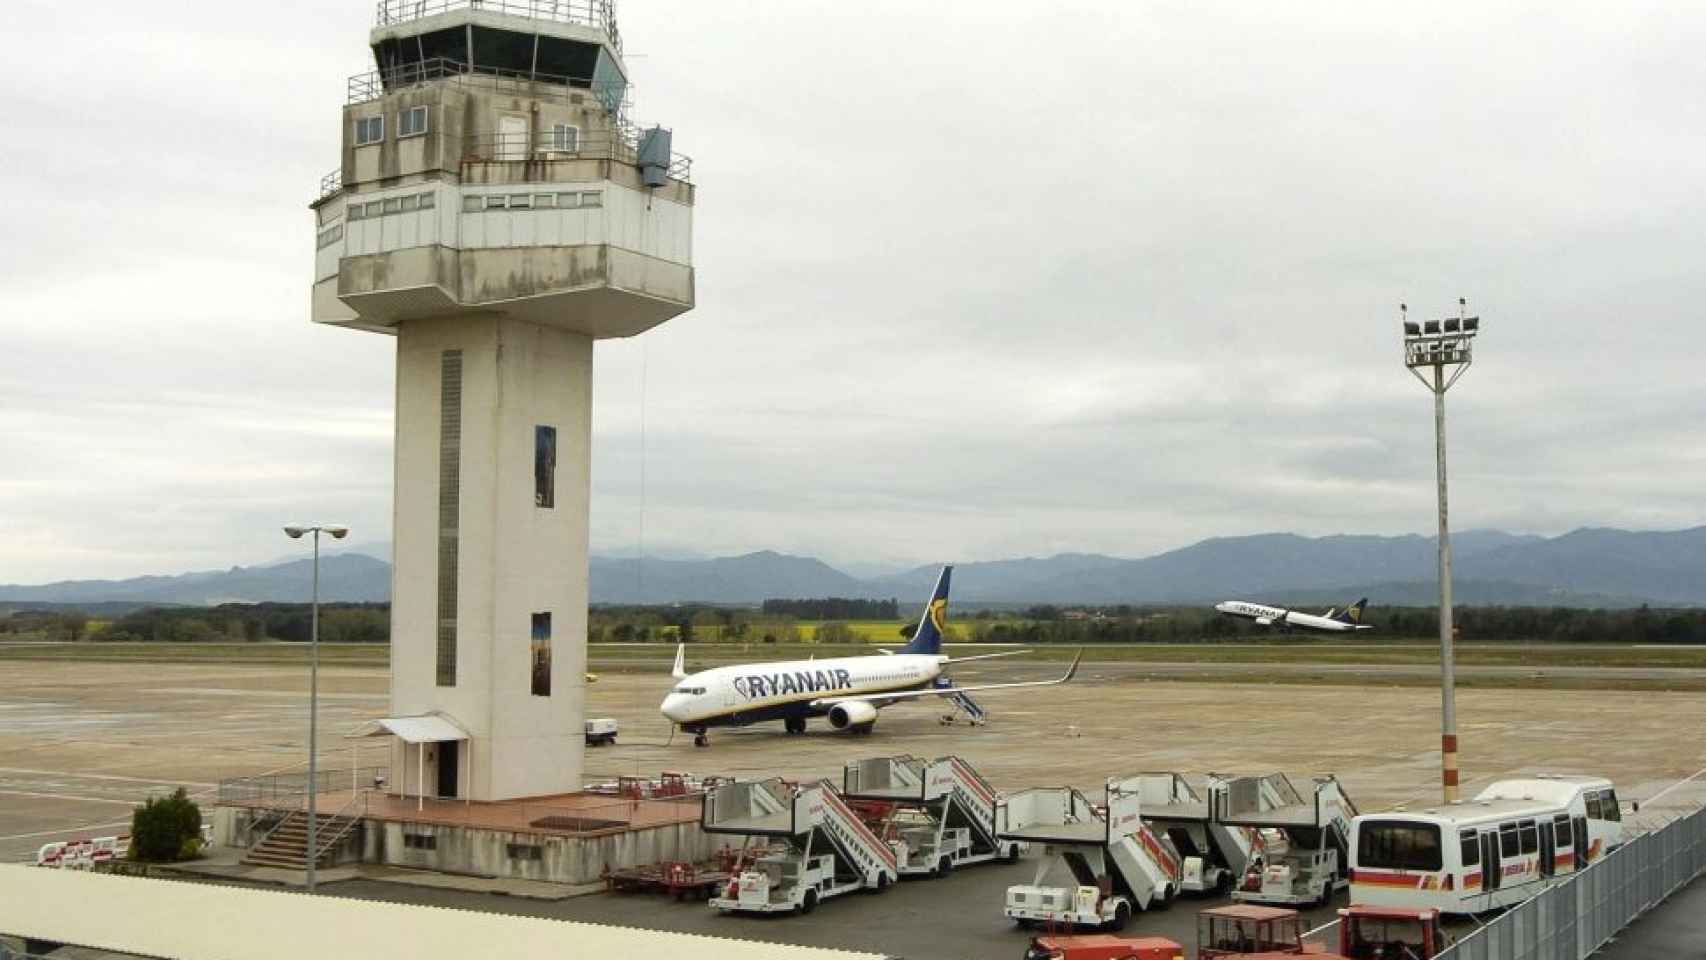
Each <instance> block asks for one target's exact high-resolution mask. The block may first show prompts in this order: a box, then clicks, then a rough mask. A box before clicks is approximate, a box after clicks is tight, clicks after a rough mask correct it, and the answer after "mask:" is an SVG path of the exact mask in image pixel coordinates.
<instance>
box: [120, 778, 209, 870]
mask: <svg viewBox="0 0 1706 960" xmlns="http://www.w3.org/2000/svg"><path fill="white" fill-rule="evenodd" d="M200 851H201V808H200V807H198V806H196V804H195V801H194V800H191V799H190V798H189V795H188V794H187V793H185V792H184V788H183V787H179V788H178V789H176V790H174V791H172V794H171V796H166V797H149V798H148V801H147V802H146V803H144V804H143V805H142V806H140V807H137V808H136V812H135V813H132V814H131V816H130V857H131V859H133V860H142V861H145V862H148V863H170V862H172V861H174V860H186V859H191V858H194V857H195V856H197V855H198V854H199V853H200Z"/></svg>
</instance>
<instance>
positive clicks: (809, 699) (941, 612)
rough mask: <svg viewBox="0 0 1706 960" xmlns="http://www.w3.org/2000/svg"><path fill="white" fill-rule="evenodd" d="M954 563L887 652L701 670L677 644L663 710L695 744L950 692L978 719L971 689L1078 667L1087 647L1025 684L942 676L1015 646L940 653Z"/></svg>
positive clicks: (862, 717)
mask: <svg viewBox="0 0 1706 960" xmlns="http://www.w3.org/2000/svg"><path fill="white" fill-rule="evenodd" d="M953 570H954V568H953V567H951V566H947V567H943V568H942V575H941V577H939V578H938V579H937V580H936V591H935V593H934V594H932V595H931V597H930V604H929V605H928V606H926V607H925V608H924V615H923V616H922V617H920V618H919V620H918V629H917V630H915V631H914V632H913V634H912V639H911V641H910V642H908V643H907V645H906V646H905V647H904V648H902V649H901V650H900V651H899V652H894V651H889V650H883V651H881V652H882V653H883V654H885V656H863V657H835V658H832V659H828V660H788V661H783V662H778V663H743V664H738V665H735V666H728V667H714V668H712V669H710V670H702V671H700V672H699V673H695V674H691V675H690V674H688V673H687V670H686V666H685V664H686V656H687V647H686V645H685V644H682V645H680V646H677V647H676V650H675V669H674V670H673V671H672V675H673V676H674V677H675V678H676V680H677V681H678V682H677V683H676V685H675V688H674V689H672V690H671V691H670V692H669V694H668V696H665V697H664V698H663V703H662V704H661V705H660V706H659V707H658V709H659V710H660V711H661V712H662V713H663V715H664V716H665V717H667V718H668V719H669V721H670V722H671V723H673V724H675V725H676V726H678V727H680V728H681V729H682V730H684V731H686V732H688V733H691V734H693V744H694V746H699V747H703V746H706V745H707V744H709V743H710V740H709V738H708V736H707V734H706V731H707V730H709V729H710V728H712V727H735V726H746V725H748V724H753V723H763V722H765V721H767V720H780V721H782V726H783V729H785V730H787V731H788V732H789V733H796V734H797V733H805V732H806V721H807V720H809V719H810V718H812V717H828V718H829V725H830V726H831V727H834V728H835V729H837V730H849V731H852V732H854V733H870V732H871V727H872V726H874V725H875V724H876V722H877V711H878V710H880V709H882V708H883V707H886V706H888V705H890V704H893V703H899V702H900V701H902V700H915V699H917V698H919V697H947V698H949V699H950V700H951V701H952V702H953V703H954V704H955V705H956V706H957V707H959V709H961V710H963V711H965V712H966V713H967V714H968V715H970V716H971V717H972V718H973V719H974V721H981V720H982V718H983V715H984V713H983V708H982V707H980V706H978V704H977V702H976V701H975V700H973V699H972V698H971V697H969V696H967V694H968V693H971V692H973V691H979V690H1006V689H1012V688H1014V687H1049V686H1054V685H1055V684H1061V683H1065V682H1066V681H1068V680H1071V679H1072V677H1073V675H1075V674H1076V673H1077V672H1078V661H1079V660H1081V659H1083V656H1084V651H1082V650H1080V651H1078V655H1077V656H1076V657H1073V658H1072V666H1070V667H1068V668H1067V670H1066V673H1065V674H1063V675H1061V676H1059V677H1056V678H1055V679H1053V680H1030V681H1025V682H1023V683H985V684H978V685H974V686H969V687H956V686H954V684H953V681H952V680H949V679H948V678H947V677H945V676H943V675H942V672H943V669H944V668H945V667H947V665H948V664H950V663H965V662H966V661H968V660H989V659H993V658H995V657H1010V656H1013V655H1014V654H1015V653H1023V652H1024V651H1022V650H1015V651H1010V652H1004V653H986V654H981V655H979V656H975V657H948V656H944V655H943V654H942V634H943V633H944V632H945V631H946V630H947V628H948V578H949V575H950V574H952V573H953Z"/></svg>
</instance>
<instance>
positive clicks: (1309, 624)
mask: <svg viewBox="0 0 1706 960" xmlns="http://www.w3.org/2000/svg"><path fill="white" fill-rule="evenodd" d="M1366 606H1368V598H1367V597H1363V598H1362V599H1361V600H1358V601H1357V602H1356V603H1353V604H1351V605H1350V606H1348V607H1346V608H1345V609H1343V610H1340V609H1339V608H1338V607H1333V608H1331V609H1329V610H1328V611H1327V612H1326V613H1323V614H1321V615H1320V616H1315V615H1314V614H1311V613H1298V612H1297V611H1295V610H1287V609H1285V608H1284V607H1270V606H1267V605H1266V604H1261V603H1250V602H1249V601H1247V600H1223V601H1221V602H1220V603H1217V604H1215V605H1214V609H1216V610H1218V611H1220V612H1221V613H1224V614H1226V615H1227V616H1231V617H1243V618H1244V619H1246V620H1254V621H1256V624H1257V625H1258V626H1263V627H1279V628H1280V629H1282V630H1284V629H1287V628H1290V627H1300V628H1302V629H1304V630H1325V631H1328V632H1330V633H1344V632H1347V631H1354V630H1373V629H1374V628H1373V627H1371V626H1369V625H1368V624H1366V623H1363V622H1362V608H1363V607H1366Z"/></svg>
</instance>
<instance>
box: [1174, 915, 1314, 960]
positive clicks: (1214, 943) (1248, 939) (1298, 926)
mask: <svg viewBox="0 0 1706 960" xmlns="http://www.w3.org/2000/svg"><path fill="white" fill-rule="evenodd" d="M1303 952H1305V951H1304V948H1303V918H1301V917H1299V916H1298V914H1297V911H1296V910H1292V909H1289V908H1286V907H1263V906H1258V905H1256V904H1248V903H1234V904H1230V905H1228V906H1224V907H1210V908H1209V909H1207V910H1204V911H1202V912H1200V913H1198V914H1197V960H1216V958H1218V957H1232V956H1242V955H1244V954H1250V953H1283V954H1290V955H1296V954H1301V953H1303Z"/></svg>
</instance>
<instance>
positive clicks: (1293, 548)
mask: <svg viewBox="0 0 1706 960" xmlns="http://www.w3.org/2000/svg"><path fill="white" fill-rule="evenodd" d="M363 549H367V550H370V551H371V552H372V553H376V554H380V555H382V556H389V552H390V551H389V545H387V544H375V545H371V546H369V547H365V548H363ZM1452 553H1453V569H1454V577H1453V584H1454V587H1455V594H1454V596H1455V598H1456V599H1457V600H1458V601H1459V602H1462V603H1468V604H1504V605H1513V606H1578V607H1587V606H1597V607H1622V606H1636V605H1639V604H1642V603H1651V604H1653V605H1655V606H1695V605H1701V604H1706V527H1694V528H1691V529H1687V530H1675V531H1631V530H1612V529H1604V528H1584V529H1581V530H1575V531H1572V532H1570V533H1567V534H1564V535H1562V536H1558V537H1540V536H1529V535H1520V534H1510V533H1503V532H1500V531H1495V530H1470V531H1463V532H1460V533H1457V534H1455V535H1453V537H1452ZM1435 564H1436V549H1435V545H1434V539H1433V538H1432V537H1422V536H1416V535H1409V536H1397V537H1382V536H1360V535H1339V536H1328V537H1303V536H1298V535H1296V534H1289V533H1267V534H1256V535H1252V536H1242V537H1216V538H1213V539H1209V540H1203V541H1201V542H1199V543H1195V544H1192V545H1191V546H1188V547H1183V548H1180V549H1178V550H1171V551H1168V552H1166V553H1162V554H1157V555H1155V556H1152V557H1144V558H1141V559H1124V558H1119V557H1110V556H1103V555H1100V554H1088V553H1066V554H1057V555H1055V556H1052V557H1026V558H1022V559H1014V560H994V561H983V562H969V563H960V564H958V565H957V567H956V570H955V575H954V599H955V600H956V601H959V602H962V603H963V602H971V603H979V604H1031V603H1053V604H1114V603H1199V602H1205V601H1213V600H1219V599H1226V598H1229V597H1240V598H1245V599H1252V600H1268V601H1273V602H1284V603H1310V604H1315V603H1320V604H1343V603H1346V602H1349V601H1351V600H1355V599H1356V598H1357V597H1358V596H1368V597H1370V598H1372V599H1373V601H1374V602H1375V603H1377V604H1381V603H1384V604H1389V605H1427V604H1430V603H1432V602H1433V599H1434V597H1435V591H1436V589H1437V588H1436V586H1435V584H1436V578H1435ZM937 569H938V566H937V565H936V564H929V565H924V566H920V567H915V568H913V569H910V570H906V571H902V572H899V573H893V574H889V575H884V576H875V577H854V576H851V575H849V574H847V573H844V572H842V571H840V570H837V569H836V568H834V567H832V566H830V565H829V564H826V563H824V562H823V561H821V560H817V559H815V558H812V557H799V556H790V555H788V554H781V553H775V552H772V551H768V550H766V551H760V552H757V553H749V554H743V555H741V556H734V557H714V558H709V559H678V560H669V559H660V558H653V557H647V558H645V559H644V560H638V559H635V558H631V557H628V558H623V557H599V556H595V557H593V558H592V560H591V592H592V601H593V602H594V603H639V602H645V603H670V602H710V603H755V602H758V601H761V600H765V599H770V598H796V599H797V598H813V597H863V598H875V599H882V598H888V597H894V598H897V599H899V600H900V601H901V602H902V603H903V604H911V603H912V602H914V601H916V600H920V599H921V598H922V597H924V596H925V595H926V594H927V593H928V592H929V591H930V588H931V585H932V584H933V583H934V578H935V576H936V572H937ZM311 573H312V570H311V565H310V561H307V560H292V561H288V562H282V563H274V564H269V565H265V566H255V567H232V568H230V569H228V570H217V571H201V572H195V573H185V574H179V575H176V576H150V577H136V578H132V579H128V580H72V581H62V582H59V583H49V584H41V585H34V586H25V585H0V604H11V605H16V604H28V603H60V604H76V603H83V604H89V603H99V602H108V603H111V602H121V601H122V602H130V603H180V604H214V603H225V602H260V601H300V600H303V599H306V597H307V596H308V593H309V585H310V577H311ZM390 589H391V567H390V564H389V563H387V562H386V561H385V560H383V559H379V557H376V556H370V555H368V554H367V553H356V552H344V553H337V554H332V555H329V556H323V557H322V558H321V569H320V595H321V597H322V599H326V600H334V601H375V600H385V599H388V598H389V596H390Z"/></svg>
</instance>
